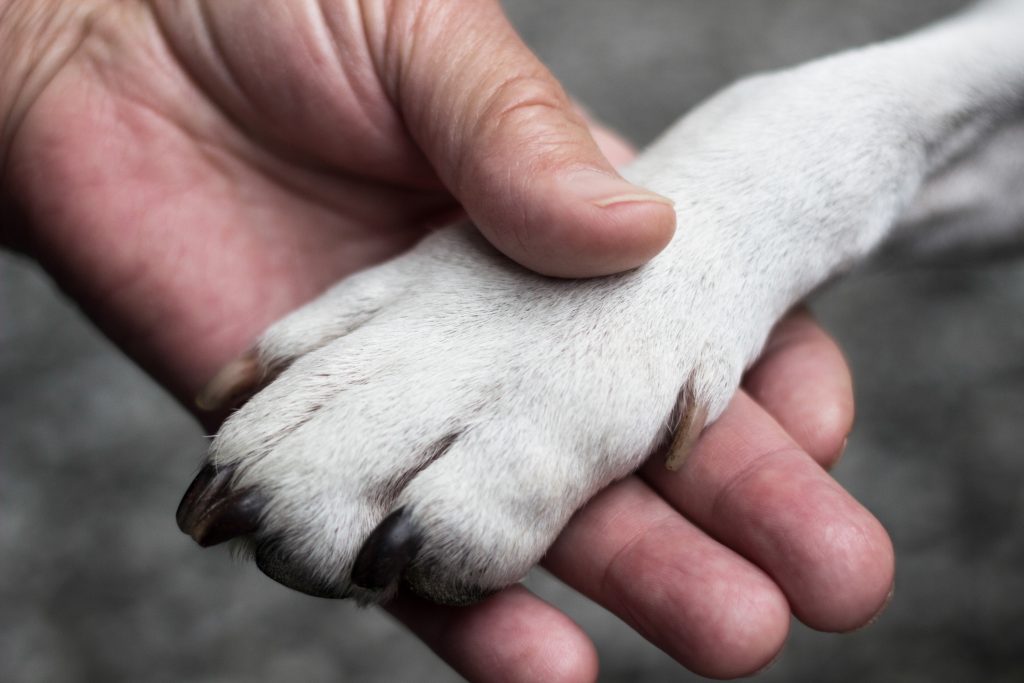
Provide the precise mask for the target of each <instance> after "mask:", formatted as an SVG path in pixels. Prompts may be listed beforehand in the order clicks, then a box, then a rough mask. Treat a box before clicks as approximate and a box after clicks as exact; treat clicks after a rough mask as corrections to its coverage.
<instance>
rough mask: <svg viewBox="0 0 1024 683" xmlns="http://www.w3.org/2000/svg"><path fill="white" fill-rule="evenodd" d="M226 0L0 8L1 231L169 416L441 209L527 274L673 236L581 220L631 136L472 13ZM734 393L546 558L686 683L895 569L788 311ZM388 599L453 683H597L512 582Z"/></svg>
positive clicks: (814, 338) (551, 618)
mask: <svg viewBox="0 0 1024 683" xmlns="http://www.w3.org/2000/svg"><path fill="white" fill-rule="evenodd" d="M243 4H244V3H219V4H218V3H208V4H204V3H174V2H165V3H162V2H153V3H142V2H119V3H114V2H104V1H102V0H95V1H93V2H78V3H72V2H67V3H59V2H34V3H29V2H18V1H11V0H8V1H7V2H6V3H5V2H2V1H0V53H2V54H0V65H2V66H0V79H2V81H0V83H2V86H3V87H0V115H2V116H3V119H2V121H3V128H2V131H3V138H2V147H0V154H2V157H0V158H2V163H3V166H2V174H3V175H2V180H0V190H2V198H0V208H2V211H3V213H2V222H0V228H2V234H3V238H4V240H5V242H7V243H8V244H10V245H13V246H15V247H16V248H19V249H21V250H23V251H25V252H27V253H29V254H30V255H32V256H33V257H35V258H37V259H38V260H39V261H40V262H41V263H42V264H43V265H44V266H45V267H46V268H47V269H48V271H49V272H50V273H51V274H52V275H53V277H54V278H55V279H56V280H57V281H58V282H59V283H60V284H61V286H62V287H63V288H64V289H65V291H67V292H68V293H69V294H70V295H71V296H72V297H74V298H75V299H76V300H77V301H78V302H79V303H80V305H81V306H82V307H83V308H84V309H85V310H86V311H87V312H88V313H89V314H90V315H91V316H92V317H93V319H94V320H96V322H97V323H98V324H99V325H100V326H101V328H102V329H103V330H104V331H105V333H106V334H108V335H109V336H110V337H111V338H112V339H114V340H115V341H116V342H117V343H118V344H119V345H120V346H121V347H122V348H124V349H125V350H126V351H127V352H128V353H129V354H130V355H131V356H132V357H133V358H134V359H135V360H136V361H137V362H139V363H140V364H141V365H142V366H143V367H145V368H146V369H147V370H148V371H149V372H150V373H151V374H152V375H153V376H154V377H155V378H156V379H157V380H158V381H159V382H160V383H161V384H163V385H164V386H165V387H167V388H168V390H170V391H171V392H173V393H174V394H175V395H176V396H177V397H179V399H181V400H182V401H183V402H185V403H187V402H188V401H189V400H190V397H191V396H193V395H194V394H195V392H196V391H198V390H199V388H200V387H201V386H202V385H203V384H204V383H205V382H206V381H207V380H208V379H209V378H210V377H211V376H212V375H213V374H214V373H215V371H216V370H217V368H219V367H220V366H221V365H222V364H224V363H225V362H227V361H228V360H229V359H230V358H232V357H234V356H235V355H237V354H239V353H240V352H242V351H243V350H244V349H245V348H246V347H247V346H248V345H249V344H250V343H251V342H252V340H253V339H254V338H255V337H256V335H258V334H259V332H260V331H261V330H262V329H263V328H264V327H265V326H266V325H267V324H269V323H270V322H272V321H273V320H275V319H277V318H279V317H280V316H281V315H283V314H284V313H285V312H287V311H289V310H291V309H293V308H294V307H296V306H297V305H298V304H300V303H302V302H304V301H307V300H309V299H310V298H311V297H313V296H314V295H315V294H316V293H318V292H319V291H321V290H322V289H323V288H324V287H325V286H327V285H328V284H329V283H331V282H333V281H335V280H337V279H338V278H340V277H343V276H345V275H347V274H349V273H352V272H354V271H356V270H359V269H362V268H365V267H367V266H369V265H372V264H375V263H378V262H380V261H381V260H384V259H386V258H388V257H390V256H392V255H395V254H397V253H400V252H401V251H403V250H404V249H406V248H408V247H409V246H410V245H411V244H413V243H414V242H415V241H416V240H417V239H418V238H419V237H420V236H421V235H422V234H423V233H424V231H425V230H427V229H429V228H430V227H431V226H433V225H437V224H439V223H442V222H444V221H446V220H448V219H450V218H451V217H452V216H454V215H458V214H459V212H461V211H463V210H464V211H465V212H466V213H468V214H469V215H470V216H471V217H472V218H473V219H474V221H475V222H476V223H477V225H478V226H479V227H480V229H481V230H482V231H483V232H484V234H485V235H486V236H487V237H488V238H489V239H491V240H492V241H493V242H494V243H495V244H496V246H498V247H499V249H502V250H503V251H505V253H507V254H508V255H509V256H511V257H512V258H515V259H516V260H519V261H520V262H522V263H523V264H524V265H527V266H529V267H532V268H535V269H537V270H540V271H541V272H545V273H549V274H559V275H584V274H588V275H592V274H601V273H607V272H613V271H616V270H621V269H623V268H628V267H632V266H634V265H637V264H639V263H641V262H643V261H644V260H646V259H647V258H649V257H650V256H651V255H653V254H654V253H656V252H657V250H658V249H659V248H660V247H661V246H663V245H664V244H665V242H666V241H667V240H668V239H669V238H670V236H671V233H672V230H673V225H672V218H671V214H672V212H671V211H669V210H668V209H667V208H666V207H665V206H664V204H661V203H659V202H658V201H657V198H654V199H652V200H651V201H629V202H625V203H614V204H613V205H611V206H609V207H604V208H601V207H598V206H597V205H596V204H595V200H598V199H601V198H605V197H615V196H620V195H622V194H634V193H642V190H640V189H637V188H632V187H631V186H628V185H626V184H625V183H624V181H621V180H620V179H618V177H617V175H616V174H615V173H614V171H613V170H612V163H622V162H624V161H625V160H626V159H627V158H628V155H629V151H628V148H627V147H626V145H625V144H624V143H622V142H621V141H620V140H618V139H617V138H616V137H615V136H614V135H612V134H611V133H608V132H607V131H603V130H601V129H599V128H590V129H589V131H588V124H587V122H586V121H585V119H584V118H582V117H581V115H580V114H579V113H578V112H577V111H576V110H574V109H573V107H572V105H571V103H569V102H568V100H567V99H566V98H565V96H564V94H563V93H562V91H561V89H560V88H558V86H557V84H556V83H555V82H554V81H553V80H552V79H551V77H550V75H549V74H548V73H547V72H546V70H544V69H543V67H541V66H540V65H539V63H537V62H536V60H535V59H534V58H533V57H532V55H530V54H529V52H528V51H527V50H526V48H525V47H523V46H522V44H521V43H520V42H519V41H518V39H517V38H516V37H515V34H514V32H512V31H511V29H510V28H509V27H508V26H507V23H506V22H505V20H504V19H503V17H502V16H501V15H500V12H499V11H498V10H497V8H496V5H495V4H494V3H491V2H487V1H485V0H474V1H473V2H466V3H459V4H458V6H459V12H458V13H456V12H454V11H453V10H452V9H451V7H453V6H454V5H455V4H454V3H442V2H428V1H426V0H424V1H422V2H407V3H394V4H392V3H386V2H366V3H358V2H354V1H350V2H340V1H339V2H334V3H327V2H324V3H320V4H315V3H304V4H300V3H252V4H251V5H250V6H248V7H243ZM228 27H230V30H229V29H228ZM12 36H13V37H12ZM336 50H341V51H342V53H339V52H336ZM480 53H483V56H482V55H481V54H480ZM339 54H343V59H339ZM30 67H31V68H30ZM595 139H596V141H597V142H596V143H595ZM482 148H483V149H487V150H488V151H489V153H488V154H480V153H479V152H474V150H479V149H482ZM602 151H603V153H602ZM609 160H611V161H609ZM509 169H511V170H509ZM580 177H582V178H583V179H584V180H585V181H586V182H583V183H582V184H581V183H575V184H574V183H573V182H572V179H573V178H577V179H578V178H580ZM595 188H596V189H595ZM746 388H747V392H746V393H741V394H740V395H739V396H738V397H737V398H736V399H735V400H734V402H733V404H732V406H731V408H730V409H729V410H728V411H727V413H726V414H725V415H724V416H723V417H722V418H721V419H720V420H719V421H718V422H717V423H716V424H715V425H714V426H713V427H712V428H711V429H709V430H708V431H707V433H706V434H705V436H704V438H703V439H702V440H701V442H700V443H699V444H698V446H697V448H696V451H695V452H694V454H693V455H692V456H691V458H690V459H689V460H688V461H687V463H686V464H685V465H684V467H683V469H682V471H681V472H678V473H675V474H669V473H667V472H665V471H664V470H663V469H661V468H660V467H659V466H656V465H654V464H652V465H651V467H650V468H648V469H646V470H644V471H642V472H641V473H640V474H639V475H637V476H634V477H631V478H629V479H627V480H625V481H623V482H620V483H619V484H616V485H615V486H612V487H611V488H609V489H608V490H607V491H605V492H604V493H603V494H601V495H600V496H598V497H597V498H596V499H595V500H594V501H592V502H591V504H590V505H588V506H587V507H586V508H585V509H584V510H583V511H581V512H580V513H579V514H578V515H577V516H576V518H575V519H574V521H573V522H572V523H571V524H570V526H569V527H568V528H567V529H566V531H565V532H564V533H563V535H562V536H561V538H560V539H559V541H558V542H557V543H556V545H555V546H554V548H553V549H552V550H551V552H550V553H549V555H548V557H547V559H546V565H547V567H548V568H549V569H550V570H551V571H552V572H553V573H554V574H555V575H557V576H558V577H560V578H561V579H562V580H564V581H566V582H567V583H569V584H570V585H572V586H573V587H575V588H576V589H578V590H579V591H581V592H582V593H584V594H585V595H587V596H588V597H590V598H591V599H593V600H595V601H597V602H600V603H601V604H603V605H605V606H607V607H608V608H609V609H610V610H612V611H613V612H615V613H616V614H618V615H619V616H620V617H622V618H623V619H624V620H626V621H627V622H628V623H629V624H630V625H631V626H633V628H635V629H637V630H638V631H639V632H640V633H641V634H642V635H644V637H646V638H648V639H649V640H651V641H652V642H654V643H655V644H656V645H658V646H659V647H661V648H663V649H664V650H665V651H666V652H668V653H669V654H670V655H672V656H673V657H675V658H676V659H677V660H679V661H680V662H681V663H682V664H683V665H685V666H687V667H689V668H691V669H693V670H695V671H697V672H700V673H703V674H705V675H713V676H736V675H742V674H747V673H750V672H752V671H755V670H757V669H758V668H760V667H762V666H763V665H765V664H766V663H768V662H769V661H770V660H771V659H772V658H773V657H774V656H775V655H776V654H777V652H778V650H779V648H780V647H781V646H782V643H783V642H784V640H785V637H786V634H787V631H788V626H789V619H790V612H791V611H792V612H793V613H795V614H796V615H797V616H798V617H799V618H800V619H801V620H803V621H804V622H805V623H807V624H808V625H810V626H812V627H814V628H818V629H823V630H830V631H845V630H850V629H853V628H856V627H858V626H861V625H863V624H864V623H866V622H867V621H869V620H870V619H871V618H872V617H873V616H874V615H875V614H877V613H878V611H879V610H880V609H881V608H882V606H883V604H884V601H885V599H886V597H887V595H888V593H889V590H890V586H891V581H892V562H893V559H892V550H891V546H890V544H889V541H888V538H887V536H886V535H885V532H884V531H883V530H882V528H881V527H880V526H879V524H878V523H877V521H875V520H874V519H873V518H872V517H871V516H870V514H869V513H868V512H867V511H866V510H864V509H863V508H862V507H861V506H860V505H859V504H857V503H856V502H855V501H854V500H853V499H852V498H851V497H850V496H849V495H848V494H847V493H846V492H844V491H843V490H842V489H841V488H840V487H839V486H838V485H837V484H836V483H835V482H834V481H833V480H832V479H831V478H830V477H829V476H828V475H827V474H826V472H825V469H824V468H827V467H829V466H831V465H832V464H833V463H834V462H835V460H836V459H837V458H838V456H839V454H840V452H841V448H842V444H843V442H844V439H845V437H846V434H847V433H848V432H849V429H850V425H851V422H852V415H853V408H852V392H851V388H850V378H849V375H848V371H847V369H846V366H845V364H844V362H843V359H842V355H841V353H840V352H839V350H838V349H837V348H836V346H835V344H834V343H833V342H832V341H831V340H830V339H829V338H828V337H827V336H826V335H825V334H824V333H823V332H822V331H821V330H820V329H819V328H818V327H817V326H816V325H815V324H814V323H813V321H811V320H810V318H809V317H808V316H807V315H806V314H804V313H797V314H794V315H793V316H791V317H790V318H788V319H787V320H786V321H784V322H783V323H782V324H781V325H780V326H779V328H778V329H777V330H776V332H775V334H774V336H773V341H772V342H771V343H770V346H769V348H768V350H767V352H766V354H765V356H764V358H763V359H762V361H761V362H760V363H759V364H758V365H757V366H756V367H755V368H754V369H753V370H752V371H751V373H750V374H749V375H748V377H747V380H746ZM203 417H204V419H205V420H206V422H207V423H208V424H209V425H211V426H212V425H213V424H214V423H215V422H216V421H217V419H218V416H203ZM185 462H188V463H191V462H193V460H192V459H188V460H185ZM187 467H188V466H186V468H187ZM187 475H188V473H187V472H186V471H185V470H183V475H182V476H183V481H184V480H185V477H186V476H187ZM169 514H170V511H169ZM390 609H391V610H392V612H393V613H394V614H396V615H397V616H398V617H399V618H400V619H402V620H403V621H404V622H405V623H406V624H408V625H409V626H410V628H411V629H412V630H413V631H414V632H415V633H416V634H417V635H418V636H419V637H421V638H422V639H423V640H424V641H425V642H427V643H428V644H429V645H430V646H431V647H432V648H434V649H435V650H436V651H437V652H438V653H439V654H440V655H441V656H442V657H444V658H445V659H446V660H447V661H449V662H450V663H451V664H452V666H454V667H455V668H456V669H457V670H459V671H460V672H461V673H462V674H463V675H465V676H466V677H468V678H470V679H473V680H536V679H543V680H592V679H593V678H594V677H595V676H596V667H597V663H596V654H595V652H594V650H593V646H592V645H591V644H590V642H589V640H588V639H587V638H586V636H585V635H584V634H583V633H582V632H581V631H580V630H579V629H578V627H577V626H576V625H575V624H573V623H572V622H571V621H570V620H569V619H568V618H567V617H565V616H564V615H563V614H561V613H560V612H559V611H558V610H557V609H556V608H554V607H552V606H550V605H547V604H546V603H543V602H542V601H540V600H538V599H537V598H535V597H533V596H532V595H531V594H530V593H529V592H528V591H526V590H525V589H523V588H519V587H516V588H513V589H509V590H507V591H504V592H502V593H500V594H498V595H496V596H494V597H492V598H490V599H488V600H487V601H485V602H483V603H482V604H479V605H476V606H473V607H471V608H465V609H456V608H439V607H436V606H433V605H427V604H424V603H420V602H416V601H414V600H411V599H400V600H398V601H396V602H395V603H394V604H393V605H392V606H391V608H390Z"/></svg>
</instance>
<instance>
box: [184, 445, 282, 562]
mask: <svg viewBox="0 0 1024 683" xmlns="http://www.w3.org/2000/svg"><path fill="white" fill-rule="evenodd" d="M233 472H234V470H233V468H230V467H222V468H217V467H214V466H213V465H212V464H211V465H206V466H205V467H203V469H202V470H200V471H199V474H198V475H196V478H195V479H194V480H193V481H192V484H191V485H190V486H189V487H188V490H187V491H185V495H184V496H183V497H182V499H181V503H180V504H179V505H178V512H177V514H176V515H175V517H176V519H177V521H178V528H179V529H181V530H182V531H183V532H185V533H186V534H188V535H189V536H191V537H192V538H193V540H195V542H196V543H198V544H199V545H201V546H203V547H204V548H207V547H209V546H211V545H217V544H218V543H223V542H224V541H229V540H231V539H232V538H235V537H237V536H243V535H245V534H251V533H253V532H254V531H257V530H258V529H259V521H260V513H261V511H262V509H263V505H264V500H263V496H261V495H260V494H259V492H258V491H257V490H256V489H251V488H250V489H243V490H242V491H232V490H231V486H230V481H231V475H232V474H233Z"/></svg>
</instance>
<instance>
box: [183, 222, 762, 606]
mask: <svg viewBox="0 0 1024 683" xmlns="http://www.w3.org/2000/svg"><path fill="white" fill-rule="evenodd" d="M694 274H696V271H694ZM678 275H679V274H677V273H668V272H662V267H659V266H657V265H655V264H651V265H649V266H647V267H645V268H644V269H641V270H640V271H637V272H635V273H632V274H627V275H622V276H617V277H612V278H605V279H602V280H598V281H564V280H553V279H548V278H544V277H541V276H538V275H535V274H533V273H530V272H527V271H525V270H524V269H522V268H520V267H519V266H517V265H515V264H513V263H511V262H509V261H508V260H507V259H505V258H504V257H501V256H500V255H498V254H497V253H496V252H494V251H493V249H492V248H491V247H490V246H489V245H488V244H487V243H486V242H484V241H483V240H482V238H480V237H479V236H478V235H477V234H476V233H475V232H474V231H473V230H472V229H470V228H450V229H448V230H445V231H441V232H439V233H437V234H435V235H433V236H431V237H430V238H428V239H427V240H425V241H424V242H423V243H422V244H421V245H420V246H419V247H417V248H416V249H415V250H413V252H411V253H410V254H408V255H406V256H405V257H403V258H400V259H398V260H396V261H394V262H392V263H389V264H385V265H384V266H382V267H379V268H377V269H373V270H370V271H367V272H365V273H363V274H360V275H358V276H357V277H355V278H352V279H350V280H347V281H345V282H343V283H341V284H340V285H338V286H336V287H335V288H334V289H332V290H330V291H328V292H327V293H326V294H324V295H323V296H322V297H321V298H320V299H318V300H316V301H314V302H312V303H310V304H309V305H307V306H306V307H304V308H301V309H299V310H298V311H296V312H294V313H293V314H291V315H290V316H288V317H286V318H285V319H283V320H282V321H280V322H278V323H277V324H275V325H274V326H273V327H272V328H270V329H269V330H268V331H267V332H266V334H265V335H264V336H263V338H262V339H261V340H260V341H259V342H258V344H257V345H256V347H255V349H254V351H253V352H252V353H250V354H249V355H247V356H246V357H245V358H244V359H243V360H241V361H239V362H236V363H235V364H233V365H232V366H230V367H229V369H228V370H227V371H225V373H222V375H221V376H219V377H218V378H217V379H216V380H215V381H214V382H213V384H212V388H211V389H210V390H209V391H208V392H207V393H206V395H205V397H204V400H206V401H207V403H208V404H209V405H223V404H225V403H227V402H230V401H231V400H234V399H237V398H238V397H239V396H244V395H247V394H249V393H253V392H254V391H255V395H253V396H252V398H251V399H249V400H248V401H247V402H245V403H244V404H243V405H242V406H241V408H240V409H239V410H237V411H236V412H235V413H233V414H232V415H231V417H230V418H229V419H228V420H227V422H226V423H225V424H224V426H223V427H222V429H221V430H220V433H219V434H218V435H217V437H216V438H215V440H214V442H213V444H212V446H211V449H210V453H209V458H208V462H207V464H206V465H205V467H204V468H203V470H202V471H201V472H200V474H199V476H198V477H197V478H196V480H195V481H194V482H193V484H192V486H191V487H190V489H189V491H188V492H187V493H186V495H185V498H184V499H183V501H182V504H181V507H180V509H179V513H178V522H179V525H180V526H181V528H182V529H183V530H184V531H186V532H187V533H189V534H190V535H192V536H193V538H195V540H196V541H198V542H199V543H200V544H202V545H213V544H217V543H220V542H223V541H226V540H229V539H239V542H240V543H241V544H243V545H244V546H245V547H246V548H247V549H248V550H249V551H250V552H251V553H252V554H253V556H254V557H255V560H256V562H257V564H258V565H259V567H260V568H261V569H262V570H263V571H264V572H265V573H267V574H268V575H270V576H271V577H273V578H275V579H277V580H278V581H280V582H281V583H284V584H285V585H288V586H291V587H293V588H296V589H298V590H301V591H304V592H307V593H312V594H315V595H323V596H331V597H355V598H357V599H359V600H361V601H380V600H385V599H387V598H388V597H389V596H391V595H392V594H393V593H394V591H395V590H396V588H397V587H398V586H399V585H400V584H404V585H406V586H408V587H409V588H410V589H411V590H413V591H414V592H415V593H417V594H420V595H422V596H425V597H427V598H429V599H431V600H434V601H438V602H444V603H465V602H469V601H473V600H476V599H479V598H481V597H482V596H484V595H486V594H488V593H490V592H492V591H495V590H498V589H500V588H503V587H505V586H507V585H509V584H511V583H514V582H516V581H518V580H520V579H521V578H522V577H523V576H524V575H525V574H526V573H527V572H528V570H529V569H530V568H531V567H532V566H533V565H534V564H536V562H537V561H538V560H539V559H540V558H541V556H542V555H543V553H544V552H545V550H546V549H547V547H548V546H549V545H550V544H551V543H552V541H553V540H554V538H555V536H556V535H557V534H558V533H559V531H560V530H561V529H562V528H563V526H564V525H565V524H566V523H567V522H568V520H569V518H570V517H571V515H572V514H573V512H574V511H575V510H576V509H578V508H579V507H580V506H582V505H583V504H584V503H585V502H586V501H587V500H588V499H589V498H590V497H591V496H592V495H594V494H595V493H596V492H597V491H598V490H600V489H601V488H602V487H604V486H606V485H607V484H608V483H610V482H611V481H613V480H615V479H617V478H620V477H622V476H624V475H626V474H628V473H630V472H631V471H633V470H634V469H635V468H636V467H638V466H639V465H640V463H641V462H642V461H643V460H644V459H645V458H646V457H647V456H648V455H649V454H651V453H652V452H653V451H654V450H656V449H657V448H659V447H660V446H663V445H665V444H667V442H668V441H669V438H670V435H671V434H672V433H673V432H674V431H676V432H680V434H679V438H677V439H676V441H675V445H676V446H675V449H674V451H673V452H674V456H673V457H672V460H673V461H678V459H679V458H680V457H681V456H682V454H683V451H684V450H685V449H686V448H688V447H689V445H690V444H691V443H692V440H693V436H694V435H695V434H696V433H699V431H700V429H701V427H702V424H703V421H704V420H705V419H713V418H714V417H715V416H716V415H717V414H718V413H719V412H721V410H722V409H723V408H724V406H725V404H726V403H727V401H728V400H729V398H730V396H731V394H732V392H733V391H734V389H735V387H736V385H737V384H738V382H739V378H740V373H741V371H742V369H743V367H744V365H745V363H746V361H747V358H746V357H745V356H744V355H743V354H741V353H739V347H738V346H736V345H734V344H732V343H731V342H730V339H729V338H724V339H719V338H717V337H719V336H722V337H730V335H724V334H720V332H721V330H723V329H724V327H727V325H726V323H727V321H726V320H725V319H724V317H723V316H721V315H720V314H719V313H718V307H717V306H716V305H715V302H714V297H713V296H712V293H711V291H709V290H710V289H711V288H709V285H708V282H709V280H708V278H705V277H696V276H694V277H690V278H686V277H683V279H682V281H679V280H678ZM669 282H674V283H675V284H674V285H673V286H671V287H669V286H668V283H669ZM679 288H683V289H684V290H688V293H687V297H688V298H689V299H690V300H691V305H690V306H688V307H680V306H678V305H677V303H678V302H677V301H676V300H675V298H674V294H673V293H674V292H677V291H678V290H679ZM670 295H671V296H670ZM705 297H706V299H705ZM698 302H704V303H698ZM680 425H682V427H681V429H680V428H679V426H680ZM676 464H677V463H676Z"/></svg>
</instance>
